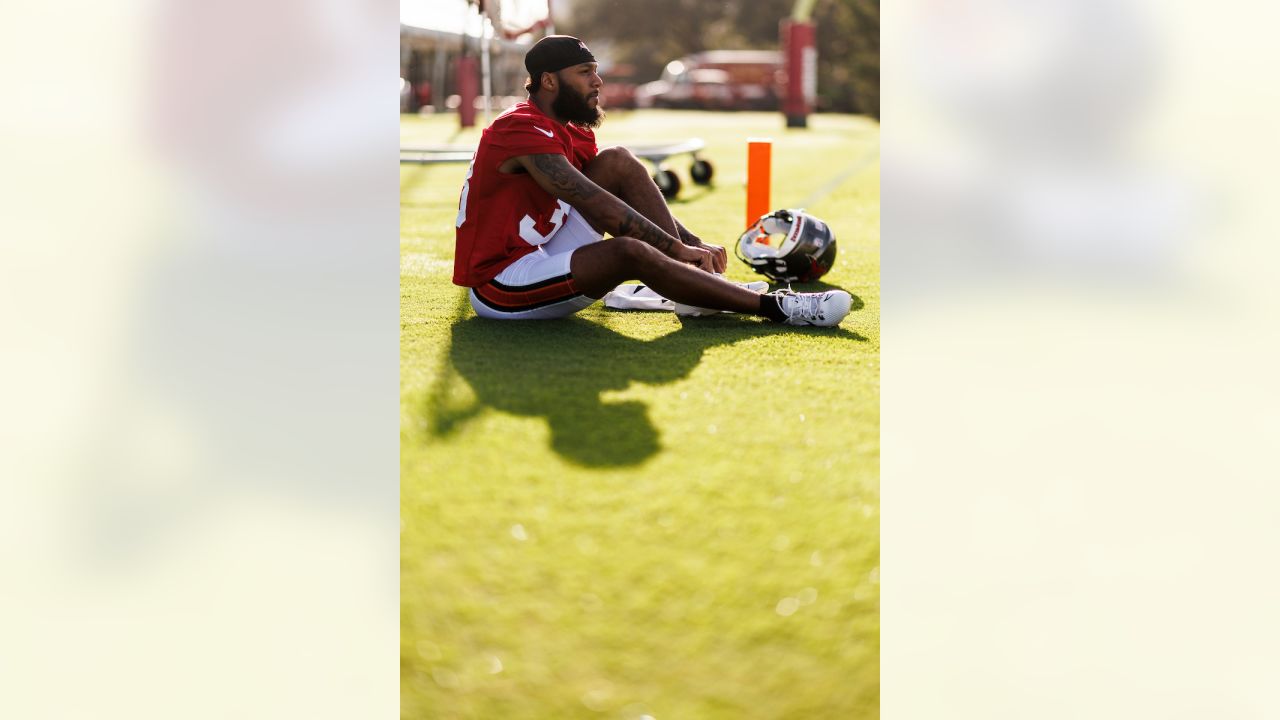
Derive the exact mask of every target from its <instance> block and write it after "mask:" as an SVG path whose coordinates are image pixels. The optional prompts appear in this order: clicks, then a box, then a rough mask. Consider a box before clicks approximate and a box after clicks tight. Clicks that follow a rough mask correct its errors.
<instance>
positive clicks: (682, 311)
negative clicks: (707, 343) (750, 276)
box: [673, 280, 769, 317]
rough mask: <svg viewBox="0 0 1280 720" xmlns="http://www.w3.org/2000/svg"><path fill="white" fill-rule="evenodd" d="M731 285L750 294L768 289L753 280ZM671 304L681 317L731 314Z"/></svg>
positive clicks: (761, 282)
mask: <svg viewBox="0 0 1280 720" xmlns="http://www.w3.org/2000/svg"><path fill="white" fill-rule="evenodd" d="M733 284H734V285H737V286H738V287H741V288H746V289H747V290H750V291H751V292H755V293H761V294H763V293H764V291H766V290H768V289H769V283H767V282H765V281H763V280H753V281H752V282H734V283H733ZM673 304H674V305H675V311H676V314H677V315H679V316H681V317H703V316H705V315H716V314H718V313H722V312H727V313H729V314H731V315H732V314H733V313H732V312H731V311H729V310H712V309H711V308H704V307H698V306H696V305H682V304H680V303H678V302H674V301H673Z"/></svg>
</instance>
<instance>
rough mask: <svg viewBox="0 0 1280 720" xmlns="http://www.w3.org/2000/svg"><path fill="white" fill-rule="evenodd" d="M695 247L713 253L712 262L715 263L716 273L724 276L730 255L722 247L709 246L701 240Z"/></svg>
mask: <svg viewBox="0 0 1280 720" xmlns="http://www.w3.org/2000/svg"><path fill="white" fill-rule="evenodd" d="M694 247H700V248H702V249H703V250H706V251H707V252H709V253H711V257H712V260H713V261H714V262H715V271H716V273H717V274H720V275H723V274H724V269H725V267H726V266H727V265H728V264H729V253H727V252H725V249H724V246H722V245H708V244H706V243H704V242H702V241H701V240H699V241H698V244H697V245H695V246H694Z"/></svg>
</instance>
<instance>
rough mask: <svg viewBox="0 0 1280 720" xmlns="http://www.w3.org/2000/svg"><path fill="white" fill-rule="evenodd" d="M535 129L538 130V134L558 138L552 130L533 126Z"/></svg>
mask: <svg viewBox="0 0 1280 720" xmlns="http://www.w3.org/2000/svg"><path fill="white" fill-rule="evenodd" d="M533 129H534V130H537V131H538V132H540V133H542V134H543V135H546V136H547V137H555V136H556V134H555V133H553V132H551V131H550V130H543V129H542V128H540V127H538V126H537V125H534V126H533Z"/></svg>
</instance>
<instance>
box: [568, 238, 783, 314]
mask: <svg viewBox="0 0 1280 720" xmlns="http://www.w3.org/2000/svg"><path fill="white" fill-rule="evenodd" d="M570 270H571V271H572V272H573V282H574V284H575V285H577V287H578V290H579V291H581V292H582V293H584V294H585V295H587V296H589V297H593V298H597V299H598V298H602V297H604V296H605V293H608V292H609V291H610V290H613V289H614V288H615V287H617V286H618V284H619V283H621V282H624V281H626V280H639V281H640V282H642V283H644V284H646V285H648V286H649V287H651V288H653V290H654V292H657V293H658V294H659V295H661V296H663V297H665V298H667V299H669V300H673V301H675V302H678V303H682V304H685V305H696V306H698V307H704V308H711V309H713V310H729V311H732V312H738V313H751V314H759V313H760V307H761V306H760V294H759V293H756V292H752V291H751V290H747V289H746V288H744V287H741V286H739V285H735V284H734V283H731V282H729V281H727V280H724V279H723V278H721V277H719V276H717V275H712V274H711V273H708V272H706V271H704V270H699V269H698V268H695V267H693V266H692V265H686V264H685V263H682V262H680V261H679V260H675V259H672V258H670V257H668V256H666V255H664V254H662V252H661V251H659V250H658V249H657V248H655V247H653V246H652V245H649V244H647V243H645V242H642V241H640V240H636V239H635V238H629V237H620V238H613V239H611V240H604V241H601V242H595V243H591V244H589V245H584V246H582V247H580V248H578V249H577V250H574V251H573V257H572V258H571V259H570Z"/></svg>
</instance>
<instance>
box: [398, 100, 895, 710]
mask: <svg viewBox="0 0 1280 720" xmlns="http://www.w3.org/2000/svg"><path fill="white" fill-rule="evenodd" d="M401 132H402V144H403V145H405V146H412V145H415V144H418V145H425V144H441V143H463V144H465V143H474V142H476V141H477V139H478V137H479V131H478V130H468V131H465V132H459V131H458V129H457V120H456V118H455V117H454V116H452V115H449V116H443V117H437V118H416V117H406V118H405V119H404V120H403V121H402V131H401ZM754 136H767V137H772V138H773V139H774V157H773V173H774V189H773V203H772V207H774V208H778V207H798V206H801V205H802V204H807V205H808V209H809V210H810V211H811V212H812V213H814V214H815V215H817V216H818V217H820V218H822V219H824V220H826V221H827V222H828V223H829V224H830V225H831V226H832V228H833V229H834V230H835V232H836V235H837V237H838V239H839V257H838V259H837V262H836V266H835V268H834V269H833V270H832V271H831V272H830V273H829V274H828V275H827V276H826V277H824V278H823V283H827V284H830V285H831V286H835V287H840V288H843V289H845V290H848V291H849V292H850V293H852V294H853V295H854V298H855V299H854V311H853V312H852V313H850V315H849V316H848V317H847V318H845V320H844V322H843V323H842V324H841V326H840V327H839V328H838V329H816V328H789V327H784V326H779V325H775V324H771V323H768V322H765V321H762V320H759V319H757V318H753V317H745V316H728V315H720V316H714V317H709V318H690V319H687V320H681V319H680V318H677V317H676V316H675V315H673V314H671V313H665V314H664V313H623V312H615V311H606V310H604V309H603V307H602V306H601V305H600V304H599V303H597V304H596V305H594V306H592V307H591V308H589V309H587V310H586V311H584V312H582V313H580V314H579V315H578V316H577V317H575V318H573V319H567V320H560V321H538V322H533V321H531V322H525V323H501V322H494V321H486V320H482V319H479V318H476V317H475V314H474V312H472V310H471V309H470V306H469V304H468V303H467V302H466V299H465V296H464V294H463V291H462V290H461V289H459V288H457V287H455V286H453V285H452V284H451V283H450V276H451V271H452V265H453V238H454V230H453V221H454V216H455V214H456V212H457V202H458V191H459V189H460V187H461V184H462V179H463V176H464V174H465V173H466V166H465V165H427V166H421V165H403V166H401V198H400V200H401V241H400V242H401V261H400V262H401V264H400V272H401V413H402V415H401V417H402V428H401V462H402V475H401V518H402V527H403V530H402V536H401V668H402V673H401V703H402V714H403V716H404V717H405V718H433V719H436V718H439V719H444V718H485V719H489V718H495V719H503V720H505V719H518V718H531V719H534V718H536V719H541V718H577V717H592V718H595V717H603V718H628V719H630V720H639V719H640V718H642V717H643V716H646V715H648V716H650V717H652V718H655V719H656V720H673V719H685V718H849V719H856V718H875V717H878V715H879V584H878V582H879V569H878V566H879V486H878V479H879V477H878V472H879V440H878V438H879V417H880V416H879V407H880V401H879V373H880V332H879V330H880V325H879V306H880V302H879V300H880V296H879V240H880V238H879V126H878V125H877V124H876V123H874V122H872V121H870V120H867V119H865V118H857V117H848V116H828V115H819V116H815V117H813V118H811V127H810V128H809V129H807V130H785V129H783V128H782V122H781V117H780V116H779V115H777V114H773V113H697V112H677V111H666V112H664V111H644V112H635V113H615V114H613V115H612V116H611V117H610V118H609V119H608V120H607V121H606V122H605V124H604V126H602V127H601V128H600V129H599V130H598V131H597V137H598V138H599V140H600V144H601V146H602V147H603V146H608V145H610V144H625V143H627V142H652V141H665V140H680V139H684V138H688V137H702V138H703V139H705V140H706V141H707V150H706V151H705V153H704V157H705V158H707V159H709V160H710V161H711V162H712V163H714V165H715V171H716V176H715V179H714V185H713V186H712V187H711V188H704V187H698V186H694V185H693V184H692V183H690V182H689V180H688V158H687V157H679V158H673V159H672V161H671V166H672V167H673V168H675V169H676V170H677V172H678V173H679V174H680V175H681V176H682V178H683V179H684V181H685V183H686V186H685V189H684V191H683V192H682V194H681V196H680V198H679V199H678V200H676V201H673V202H672V208H673V209H674V211H675V213H676V215H677V217H679V218H680V219H681V220H682V222H684V224H685V225H687V226H688V227H689V228H690V229H691V230H693V231H694V232H695V233H698V234H699V235H701V236H702V237H703V239H704V240H706V241H707V242H717V243H720V244H723V245H725V246H726V247H730V248H731V247H732V244H733V242H734V241H735V240H736V239H737V237H738V235H739V233H740V232H741V231H742V229H743V227H744V208H743V204H744V195H745V193H744V183H745V166H746V146H745V139H746V138H747V137H754ZM730 258H731V259H730V266H729V275H730V277H732V278H733V279H737V280H750V279H755V278H757V277H758V276H755V275H753V274H752V273H751V272H750V271H749V270H748V269H747V268H746V267H745V266H743V265H741V264H740V263H738V261H737V260H734V259H732V250H730ZM824 286H825V285H824V284H813V285H810V286H799V285H797V286H796V289H797V290H800V289H811V288H816V287H824Z"/></svg>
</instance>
